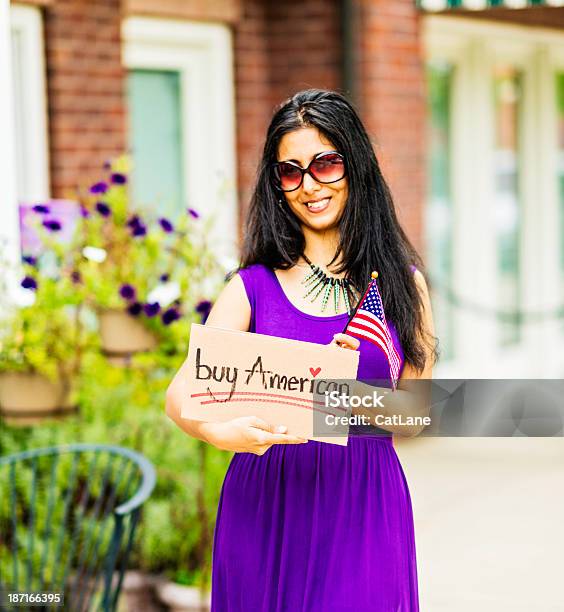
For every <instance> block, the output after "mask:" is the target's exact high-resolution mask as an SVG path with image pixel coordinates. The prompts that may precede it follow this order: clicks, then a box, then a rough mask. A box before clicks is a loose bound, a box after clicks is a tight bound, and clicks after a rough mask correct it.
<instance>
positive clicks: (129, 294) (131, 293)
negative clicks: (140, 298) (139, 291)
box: [119, 284, 136, 301]
mask: <svg viewBox="0 0 564 612" xmlns="http://www.w3.org/2000/svg"><path fill="white" fill-rule="evenodd" d="M119 294H120V295H121V297H122V298H123V299H124V300H128V301H129V300H133V299H135V294H136V291H135V287H134V286H133V285H129V284H125V285H122V286H121V287H120V288H119Z"/></svg>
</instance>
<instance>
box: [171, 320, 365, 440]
mask: <svg viewBox="0 0 564 612" xmlns="http://www.w3.org/2000/svg"><path fill="white" fill-rule="evenodd" d="M358 360H359V353H358V351H351V350H347V349H341V348H339V347H335V346H328V345H324V344H315V343H313V342H302V341H299V340H287V339H286V338H278V337H275V336H265V335H263V334H255V333H249V332H240V331H233V330H226V329H218V328H215V327H208V326H204V325H197V324H192V328H191V332H190V347H189V350H188V360H187V375H186V377H185V379H184V382H185V393H184V398H183V402H182V410H181V414H182V417H183V418H190V419H196V420H200V421H228V420H231V419H234V418H237V417H241V416H257V417H259V418H261V419H264V420H265V421H266V422H267V423H270V424H272V425H286V426H287V427H288V433H289V434H292V435H297V436H301V437H303V438H308V439H312V440H318V441H322V442H331V443H333V444H341V445H346V444H347V439H348V437H347V436H346V435H344V436H343V435H341V436H325V437H319V436H314V431H313V430H314V427H313V424H314V411H318V412H319V411H320V412H321V413H322V412H327V414H335V412H334V410H335V409H331V408H326V407H325V405H324V402H321V401H319V395H318V394H324V393H325V391H327V392H330V391H332V390H335V389H337V388H338V387H336V385H337V384H338V381H335V380H330V379H345V378H348V379H355V378H356V374H357V369H358ZM314 394H316V399H315V400H314Z"/></svg>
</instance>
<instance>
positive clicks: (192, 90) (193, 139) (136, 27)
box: [122, 17, 238, 265]
mask: <svg viewBox="0 0 564 612" xmlns="http://www.w3.org/2000/svg"><path fill="white" fill-rule="evenodd" d="M122 36H123V41H124V44H123V63H124V65H125V66H126V67H127V68H128V69H143V68H145V69H157V70H158V69H162V70H167V69H168V70H176V71H178V72H179V73H180V91H181V113H182V116H181V119H182V149H183V164H184V165H183V173H184V177H185V181H184V184H185V193H184V198H185V201H186V202H187V203H188V206H190V207H193V208H195V209H196V210H198V212H200V213H202V215H203V216H204V217H206V218H210V217H211V218H213V220H214V222H213V225H212V229H211V232H212V239H213V241H214V248H215V250H216V252H217V253H218V254H219V255H220V256H221V257H227V258H230V259H231V260H233V259H234V258H235V257H236V255H237V252H238V249H237V237H238V231H237V228H238V225H237V223H238V210H237V188H236V165H235V92H234V83H233V51H232V37H231V31H230V30H229V28H228V27H227V26H224V25H221V24H208V23H195V22H187V21H176V20H169V19H156V18H145V17H130V18H127V19H125V20H124V22H123V24H122ZM231 263H233V262H232V261H231ZM228 265H230V264H228Z"/></svg>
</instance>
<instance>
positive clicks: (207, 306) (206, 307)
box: [195, 300, 212, 324]
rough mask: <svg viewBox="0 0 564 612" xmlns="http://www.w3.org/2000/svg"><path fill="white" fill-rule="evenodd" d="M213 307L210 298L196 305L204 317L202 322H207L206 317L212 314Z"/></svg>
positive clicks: (198, 311) (197, 310)
mask: <svg viewBox="0 0 564 612" xmlns="http://www.w3.org/2000/svg"><path fill="white" fill-rule="evenodd" d="M211 308H212V303H211V302H210V301H209V300H202V301H201V302H198V304H197V305H196V308H195V310H196V312H197V313H198V314H199V315H200V317H201V318H202V324H204V323H205V322H206V319H207V318H208V316H209V314H210V310H211Z"/></svg>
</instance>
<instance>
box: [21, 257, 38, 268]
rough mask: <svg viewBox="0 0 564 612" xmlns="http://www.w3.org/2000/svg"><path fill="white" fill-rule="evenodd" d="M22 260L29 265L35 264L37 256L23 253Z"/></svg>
mask: <svg viewBox="0 0 564 612" xmlns="http://www.w3.org/2000/svg"><path fill="white" fill-rule="evenodd" d="M22 261H23V262H24V263H26V264H29V265H30V266H36V265H37V257H34V256H33V255H24V256H23V257H22Z"/></svg>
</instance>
